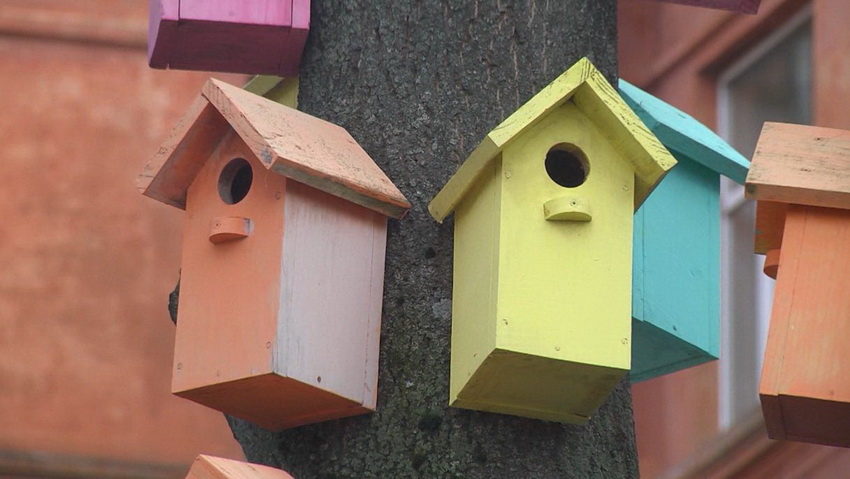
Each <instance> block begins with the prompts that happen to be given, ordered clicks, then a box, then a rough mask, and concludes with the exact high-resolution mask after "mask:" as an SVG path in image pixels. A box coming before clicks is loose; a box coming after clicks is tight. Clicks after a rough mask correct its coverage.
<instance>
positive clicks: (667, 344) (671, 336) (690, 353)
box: [631, 161, 720, 381]
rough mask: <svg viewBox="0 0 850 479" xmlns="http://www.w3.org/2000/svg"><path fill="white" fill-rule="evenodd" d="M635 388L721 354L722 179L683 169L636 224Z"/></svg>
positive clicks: (684, 165)
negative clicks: (644, 382) (646, 380)
mask: <svg viewBox="0 0 850 479" xmlns="http://www.w3.org/2000/svg"><path fill="white" fill-rule="evenodd" d="M634 225H635V232H634V266H633V277H634V287H633V288H632V291H633V295H632V318H633V321H632V333H633V336H634V344H633V348H632V351H633V353H632V372H631V379H632V381H642V380H645V379H651V378H653V377H656V376H660V375H662V374H667V373H671V372H674V371H678V370H680V369H684V368H687V367H690V366H695V365H697V364H701V363H704V362H706V361H709V360H712V359H716V358H717V357H718V355H719V353H720V179H719V176H718V174H717V173H716V172H714V171H712V170H710V169H709V168H706V167H705V166H703V165H701V164H699V163H696V162H693V161H680V162H679V164H678V165H677V166H676V167H675V168H673V170H672V171H671V172H670V173H669V174H668V175H667V177H666V178H664V181H662V182H661V183H660V184H659V185H658V187H657V188H656V189H655V191H653V193H652V196H650V197H649V198H648V199H647V200H646V202H645V203H644V204H643V206H641V208H640V209H639V210H638V211H637V212H636V213H635V217H634Z"/></svg>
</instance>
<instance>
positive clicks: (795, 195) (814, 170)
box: [746, 122, 850, 209]
mask: <svg viewBox="0 0 850 479" xmlns="http://www.w3.org/2000/svg"><path fill="white" fill-rule="evenodd" d="M746 196H747V197H748V198H754V199H758V200H767V201H780V202H784V203H796V204H801V205H811V206H824V207H830V208H844V209H850V131H846V130H836V129H833V128H821V127H813V126H803V125H792V124H787V123H771V122H767V123H765V124H764V127H763V129H762V132H761V136H760V137H759V141H758V144H757V146H756V152H755V154H754V155H753V162H752V165H751V167H750V173H749V174H748V175H747V186H746Z"/></svg>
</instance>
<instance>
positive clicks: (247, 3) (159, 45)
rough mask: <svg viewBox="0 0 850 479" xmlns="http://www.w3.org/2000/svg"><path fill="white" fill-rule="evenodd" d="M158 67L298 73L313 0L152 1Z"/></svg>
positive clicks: (151, 38)
mask: <svg viewBox="0 0 850 479" xmlns="http://www.w3.org/2000/svg"><path fill="white" fill-rule="evenodd" d="M148 1H149V5H150V23H149V26H148V62H149V64H150V66H151V67H153V68H163V69H166V68H171V69H175V70H205V71H216V72H229V73H246V74H250V75H279V76H296V75H297V74H298V65H299V63H301V52H302V51H303V50H304V43H305V42H306V40H307V32H308V31H309V29H310V0H148Z"/></svg>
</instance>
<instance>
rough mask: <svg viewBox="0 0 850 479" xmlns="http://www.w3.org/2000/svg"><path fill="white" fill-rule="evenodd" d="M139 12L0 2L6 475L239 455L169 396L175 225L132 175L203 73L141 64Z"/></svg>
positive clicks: (140, 7) (83, 2)
mask: <svg viewBox="0 0 850 479" xmlns="http://www.w3.org/2000/svg"><path fill="white" fill-rule="evenodd" d="M146 10H147V2H140V1H139V2H115V1H112V0H109V1H107V0H70V1H63V2H56V1H46V0H3V3H2V5H0V58H2V61H0V91H2V92H3V94H2V95H0V145H2V159H0V175H2V180H0V181H2V188H0V218H2V219H3V223H2V226H0V265H2V266H0V325H2V326H0V424H2V425H3V426H2V428H0V472H3V471H4V469H3V467H4V462H3V458H4V457H5V456H6V455H8V454H9V453H10V452H14V451H43V452H48V453H59V454H72V455H84V456H97V457H106V458H112V459H116V460H122V461H125V460H126V461H139V462H143V463H152V464H179V465H185V468H186V469H188V467H189V465H190V464H191V462H192V460H193V459H194V457H195V455H197V453H199V452H205V453H209V454H214V455H220V456H226V457H232V458H241V457H242V454H241V450H240V448H239V446H238V444H237V443H236V442H235V441H234V440H233V438H232V436H231V433H230V431H229V428H228V427H227V425H226V422H225V420H224V417H223V416H222V415H221V414H219V413H217V412H215V411H212V410H208V409H205V408H203V407H201V406H199V405H196V404H194V403H191V402H189V401H186V400H183V399H179V398H176V397H173V396H171V394H170V392H169V391H170V382H171V377H170V376H171V372H170V370H171V360H172V352H173V343H174V326H173V325H172V324H171V322H170V321H169V318H168V312H167V309H166V305H167V295H168V293H169V292H170V290H171V289H172V287H173V286H174V283H175V282H176V280H177V274H178V269H179V264H180V257H179V255H180V244H181V231H182V216H181V212H180V211H178V210H176V209H174V208H168V207H165V206H163V205H162V204H159V203H157V202H154V201H152V200H149V199H146V198H144V197H142V196H141V195H140V194H139V193H138V192H137V191H136V189H135V188H134V179H135V177H136V175H137V174H138V173H139V172H140V171H141V169H142V167H143V166H144V164H145V163H146V161H147V160H148V159H149V157H150V156H151V155H152V154H153V153H154V151H155V150H156V148H157V147H158V145H159V144H160V142H161V141H162V139H163V138H164V137H165V135H166V133H167V132H168V130H169V129H170V128H171V126H172V125H173V123H174V122H175V121H176V120H177V119H178V118H179V116H180V115H181V114H182V113H183V111H184V109H185V108H186V107H187V106H188V105H189V103H190V102H191V100H192V99H193V98H194V96H195V95H196V94H197V92H198V91H199V90H200V87H201V85H202V84H203V82H204V80H205V79H206V75H205V74H200V73H185V72H163V71H153V70H150V69H149V68H148V67H147V65H146V57H145V36H146V29H147V11H146ZM229 80H230V81H231V82H237V83H238V82H241V81H244V78H242V77H230V78H229Z"/></svg>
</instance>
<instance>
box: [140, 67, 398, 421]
mask: <svg viewBox="0 0 850 479" xmlns="http://www.w3.org/2000/svg"><path fill="white" fill-rule="evenodd" d="M139 188H140V189H141V190H142V192H143V193H144V194H145V195H147V196H149V197H151V198H154V199H157V200H159V201H161V202H163V203H166V204H169V205H172V206H176V207H178V208H182V209H185V210H186V216H185V227H184V235H183V265H182V278H181V291H180V309H179V314H178V321H177V336H176V345H175V352H174V369H173V380H172V392H174V394H177V395H178V396H181V397H184V398H187V399H191V400H192V401H196V402H198V403H201V404H204V405H206V406H209V407H212V408H214V409H218V410H220V411H222V412H225V413H227V414H231V415H233V416H237V417H240V418H243V419H246V420H249V421H251V422H254V423H256V424H259V425H261V426H264V427H266V428H269V429H284V428H289V427H294V426H298V425H302V424H307V423H311V422H317V421H323V420H327V419H333V418H339V417H345V416H352V415H355V414H362V413H367V412H370V411H373V410H374V409H375V403H376V392H377V381H378V340H379V335H380V324H381V303H382V295H383V277H384V255H385V245H386V227H387V217H388V216H390V217H394V218H401V217H402V216H403V215H404V214H405V213H406V211H407V209H408V208H409V206H410V205H409V204H408V202H407V200H406V199H405V198H404V196H403V195H402V194H401V193H400V192H399V191H398V189H397V188H396V187H395V185H393V183H392V182H391V181H390V180H389V179H388V178H387V176H386V175H385V174H384V173H383V172H382V171H381V170H380V168H379V167H378V166H377V165H376V164H375V163H374V162H373V161H372V159H371V158H370V157H369V156H368V155H367V154H366V152H364V151H363V149H362V148H360V146H359V145H358V144H357V142H355V141H354V139H353V138H352V137H351V136H350V135H349V134H348V132H346V131H345V130H344V129H343V128H341V127H339V126H336V125H333V124H331V123H328V122H326V121H323V120H320V119H318V118H315V117H312V116H310V115H307V114H305V113H302V112H299V111H297V110H294V109H291V108H288V107H285V106H283V105H280V104H278V103H275V102H273V101H270V100H267V99H265V98H262V97H260V96H257V95H254V94H253V93H249V92H246V91H243V90H240V89H238V88H236V87H233V86H230V85H227V84H224V83H221V82H218V81H215V80H210V81H209V82H208V83H207V84H206V85H205V86H204V88H203V91H202V92H201V95H200V97H199V98H198V99H197V101H196V102H195V103H194V104H193V105H192V106H191V108H190V109H189V111H188V113H186V115H185V116H184V117H183V118H182V119H181V120H180V122H179V123H178V124H177V126H176V127H175V128H174V130H173V131H172V133H171V135H170V136H169V138H168V140H167V141H166V142H165V143H164V144H163V145H162V146H161V147H160V149H159V151H158V152H157V153H156V155H155V156H154V157H153V159H152V160H151V162H150V163H149V164H148V165H147V167H146V168H145V171H144V172H143V173H142V174H141V176H140V177H139Z"/></svg>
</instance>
